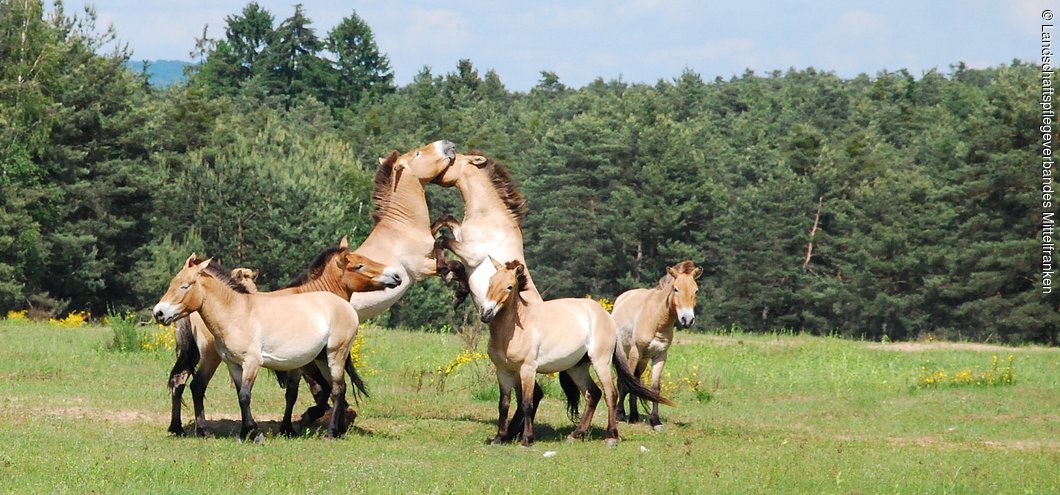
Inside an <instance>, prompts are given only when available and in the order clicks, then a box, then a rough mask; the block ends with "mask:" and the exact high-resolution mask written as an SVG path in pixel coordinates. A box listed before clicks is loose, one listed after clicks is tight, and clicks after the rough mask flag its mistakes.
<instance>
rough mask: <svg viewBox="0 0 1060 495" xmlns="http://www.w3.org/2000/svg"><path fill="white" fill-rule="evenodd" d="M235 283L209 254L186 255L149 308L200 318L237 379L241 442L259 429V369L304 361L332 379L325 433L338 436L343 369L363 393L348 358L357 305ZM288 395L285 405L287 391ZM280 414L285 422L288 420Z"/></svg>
mask: <svg viewBox="0 0 1060 495" xmlns="http://www.w3.org/2000/svg"><path fill="white" fill-rule="evenodd" d="M240 289H242V286H240V285H239V284H238V283H237V282H235V281H233V280H232V279H231V278H229V277H228V275H227V274H226V273H224V272H222V271H220V270H218V269H217V268H214V269H210V260H209V259H206V260H199V259H198V258H197V257H196V256H195V255H194V254H192V255H191V256H189V257H188V260H187V261H186V262H185V264H184V267H183V268H181V270H180V271H179V272H177V274H176V276H174V277H173V280H172V281H171V282H170V284H169V289H168V290H167V291H166V293H165V294H164V295H163V296H162V298H161V299H160V300H159V302H158V304H156V305H155V307H154V309H153V311H152V312H153V314H154V317H155V320H157V321H158V322H159V323H162V324H169V323H171V322H173V321H174V320H176V319H177V318H182V317H184V316H187V315H189V314H191V313H192V312H196V311H197V312H198V313H199V316H201V317H202V320H203V322H204V323H206V328H207V329H208V330H209V331H210V333H211V334H213V336H214V339H215V346H216V347H217V351H218V353H219V354H220V355H221V358H222V359H223V360H224V361H225V362H226V363H227V364H228V371H229V373H230V374H231V376H232V380H233V381H234V382H237V385H238V387H237V390H238V397H239V409H240V414H241V416H242V427H241V428H240V431H239V439H240V441H243V440H246V438H247V436H248V435H249V434H250V433H251V432H252V431H254V430H256V429H257V423H256V422H255V421H254V418H253V415H252V414H251V412H250V399H251V392H252V390H253V388H254V381H255V379H256V378H257V375H258V371H259V370H260V369H261V368H262V367H265V368H268V369H272V370H277V371H295V370H298V369H300V368H302V367H303V366H306V365H308V364H310V363H315V364H316V365H317V366H318V367H320V370H321V372H322V373H324V374H325V375H327V377H328V378H329V379H330V382H331V400H332V403H333V404H334V406H333V409H332V418H331V422H330V424H329V425H328V435H329V436H330V437H338V436H341V435H342V434H343V433H345V432H346V429H347V427H348V425H347V424H346V422H345V421H344V418H345V414H344V413H345V411H346V406H347V402H346V379H345V375H346V373H349V374H350V379H351V381H352V382H353V384H354V387H355V391H354V394H355V395H356V393H357V391H360V392H361V393H365V390H364V384H363V383H362V382H361V380H360V378H359V377H358V376H357V370H356V369H355V368H354V366H353V362H352V361H351V359H350V347H351V346H352V345H353V341H354V339H355V338H356V337H357V326H358V323H359V322H358V318H357V311H355V310H354V309H353V308H352V307H351V306H350V305H349V304H348V303H347V301H346V300H345V299H343V298H340V297H338V296H336V295H335V294H331V293H328V292H308V293H303V294H285V295H278V296H271V297H270V296H266V295H261V294H246V293H245V292H243V291H242V290H240ZM287 399H288V404H287V409H288V410H290V408H291V407H292V406H293V404H291V395H290V394H288V397H287ZM284 419H285V422H288V423H289V418H287V417H285V418H284ZM259 438H260V434H259Z"/></svg>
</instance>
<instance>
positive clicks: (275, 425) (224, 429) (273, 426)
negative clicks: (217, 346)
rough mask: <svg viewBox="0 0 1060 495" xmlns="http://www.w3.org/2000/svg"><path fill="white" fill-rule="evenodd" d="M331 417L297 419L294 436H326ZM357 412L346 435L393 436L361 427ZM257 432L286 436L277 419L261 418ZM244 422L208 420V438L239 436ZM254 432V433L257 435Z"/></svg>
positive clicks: (268, 436) (188, 428)
mask: <svg viewBox="0 0 1060 495" xmlns="http://www.w3.org/2000/svg"><path fill="white" fill-rule="evenodd" d="M330 417H331V413H330V412H329V413H328V414H326V415H325V416H324V417H323V418H321V419H319V420H317V421H314V422H313V423H312V424H309V425H307V426H306V425H302V424H301V422H299V421H295V423H294V426H295V431H297V432H298V433H297V434H296V435H295V436H294V437H292V438H324V437H325V436H326V435H327V434H328V420H329V419H330ZM355 419H356V414H354V415H353V416H352V417H347V420H348V421H349V422H350V426H349V429H348V430H346V433H345V435H357V436H360V437H369V438H393V436H392V435H389V434H386V433H378V432H375V431H372V430H369V429H365V428H361V427H360V426H359V425H357V424H356V423H354V420H355ZM257 423H258V429H257V433H262V434H264V435H265V436H266V438H284V437H283V435H281V434H280V424H281V423H280V421H277V420H261V421H258V422H257ZM242 426H243V423H242V422H241V421H240V420H237V419H217V420H211V421H208V422H207V424H206V429H207V431H208V432H209V433H208V434H207V435H206V436H207V437H208V438H239V431H240V429H242ZM194 429H195V425H194V423H192V424H190V425H187V426H185V428H184V431H186V432H189V433H190V432H192V431H194ZM257 433H254V434H253V435H256V434H257Z"/></svg>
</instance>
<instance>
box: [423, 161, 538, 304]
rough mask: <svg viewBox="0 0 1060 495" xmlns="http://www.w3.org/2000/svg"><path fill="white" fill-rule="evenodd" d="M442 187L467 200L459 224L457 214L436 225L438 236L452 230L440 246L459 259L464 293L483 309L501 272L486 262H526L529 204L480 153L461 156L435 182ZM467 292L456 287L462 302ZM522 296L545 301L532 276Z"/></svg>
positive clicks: (508, 178)
mask: <svg viewBox="0 0 1060 495" xmlns="http://www.w3.org/2000/svg"><path fill="white" fill-rule="evenodd" d="M434 183H435V184H438V185H440V186H443V187H454V186H455V187H456V188H457V189H458V190H460V195H461V196H462V197H463V199H464V219H463V220H462V221H460V222H457V221H456V219H455V218H453V217H452V215H447V216H445V217H442V218H439V219H438V220H437V221H435V222H434V225H432V226H431V232H432V233H434V234H437V233H438V231H439V230H440V229H442V228H445V227H447V228H449V230H450V231H451V232H452V233H453V237H452V238H442V239H439V242H440V243H442V245H443V247H445V248H446V249H448V250H450V251H452V252H453V253H454V254H456V256H457V257H459V258H460V261H461V262H462V263H463V269H464V270H465V273H466V274H467V280H466V281H461V282H462V289H463V290H465V291H466V290H470V292H471V295H472V300H474V301H475V306H476V307H477V308H479V309H481V308H482V302H483V301H484V300H485V297H486V288H487V287H488V286H489V280H490V277H491V276H492V275H493V273H494V272H495V271H496V270H494V268H493V264H492V263H487V262H486V258H487V257H490V258H493V259H495V260H515V261H518V262H520V263H523V264H524V265H525V264H526V258H525V257H524V256H523V232H522V230H521V226H522V224H523V220H524V219H525V218H526V200H525V199H524V198H523V195H522V194H521V193H520V192H519V191H518V189H516V187H515V181H514V180H513V179H512V175H511V174H510V173H509V172H508V170H507V169H506V168H504V166H503V165H501V164H500V163H498V162H497V161H496V160H494V159H493V158H490V157H487V156H483V155H481V154H479V153H477V152H473V151H472V152H468V153H467V154H457V155H456V159H455V160H454V161H453V165H452V166H451V167H449V168H448V169H446V170H445V172H444V173H442V174H441V175H439V176H438V177H437V178H435V179H434ZM463 297H466V292H462V291H461V289H457V304H459V303H460V302H461V301H462V300H463ZM523 297H525V298H526V299H529V300H538V301H540V300H541V294H540V293H539V292H538V290H537V287H536V286H534V281H533V280H532V279H531V278H530V277H529V275H527V291H526V293H525V294H523Z"/></svg>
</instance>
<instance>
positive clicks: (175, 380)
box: [168, 358, 191, 437]
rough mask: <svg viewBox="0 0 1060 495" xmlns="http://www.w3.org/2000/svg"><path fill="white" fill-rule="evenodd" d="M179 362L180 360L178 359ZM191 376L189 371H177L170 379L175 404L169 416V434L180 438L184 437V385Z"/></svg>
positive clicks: (171, 394) (171, 396)
mask: <svg viewBox="0 0 1060 495" xmlns="http://www.w3.org/2000/svg"><path fill="white" fill-rule="evenodd" d="M178 360H179V358H178ZM190 375H191V373H190V372H188V371H187V370H180V371H175V372H174V373H173V374H171V375H170V377H169V391H170V392H169V393H170V398H171V400H172V402H173V404H172V408H173V409H172V411H171V412H170V416H169V430H168V431H169V432H170V433H172V434H174V435H176V436H178V437H182V436H184V423H183V422H182V421H181V420H180V407H181V402H182V400H181V397H182V396H183V395H184V385H185V384H186V383H187V382H188V377H189V376H190Z"/></svg>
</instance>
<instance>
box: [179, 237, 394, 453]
mask: <svg viewBox="0 0 1060 495" xmlns="http://www.w3.org/2000/svg"><path fill="white" fill-rule="evenodd" d="M231 273H232V278H233V279H234V280H235V281H237V282H239V283H240V285H242V286H243V287H244V288H245V289H246V292H248V293H255V292H257V286H256V285H255V284H254V283H253V280H254V279H256V276H257V273H256V272H254V271H253V270H249V269H245V268H236V269H234V270H232V272H231ZM400 282H401V279H400V277H398V276H397V275H396V273H395V272H394V271H393V269H390V268H387V267H386V266H384V265H382V264H380V263H377V262H375V261H373V260H370V259H368V258H365V257H363V256H360V255H357V254H355V253H350V252H349V245H348V243H347V240H346V237H343V238H342V240H341V241H340V242H339V245H338V246H333V247H328V248H325V249H324V250H323V251H321V252H320V253H318V254H317V255H316V256H315V257H314V258H313V261H312V262H310V264H309V267H308V268H307V269H306V271H305V272H304V273H303V274H302V275H300V276H299V277H298V278H296V279H295V280H294V281H293V282H291V283H290V284H288V286H287V287H286V288H284V289H280V290H277V291H274V292H265V293H262V294H264V295H283V294H297V293H301V292H318V291H324V292H331V293H333V294H335V295H337V296H339V297H342V298H343V299H348V298H349V297H350V296H351V295H352V294H353V293H355V292H367V291H376V290H382V289H385V288H390V287H396V286H397V285H398V284H400ZM175 325H176V328H175V333H176V343H177V345H176V347H177V349H176V354H177V360H176V363H175V364H174V365H173V370H172V371H171V372H170V377H169V389H170V395H171V398H172V414H171V417H170V423H169V432H170V433H173V434H175V435H183V434H184V428H183V423H182V422H181V419H180V409H181V396H182V395H183V393H184V387H185V383H186V382H187V380H188V378H189V377H192V376H193V377H194V378H193V380H192V382H191V391H192V401H193V404H194V408H195V433H196V434H197V435H200V436H204V435H206V434H207V432H206V418H205V413H204V404H203V401H204V397H205V394H206V387H207V386H208V385H209V383H210V379H211V378H213V375H214V372H215V371H216V370H217V366H218V365H220V363H221V356H220V354H218V351H217V348H216V347H215V345H214V338H213V334H211V333H210V331H209V330H208V329H207V328H206V324H205V323H203V321H202V317H200V316H199V314H198V313H192V314H190V315H188V317H186V318H181V319H179V320H177V322H176V323H175ZM196 367H197V368H198V369H197V370H196ZM303 371H305V378H306V382H307V383H309V386H310V390H311V391H312V392H313V396H314V398H315V399H316V402H317V403H316V405H315V406H313V407H311V408H309V409H308V410H307V411H306V412H305V413H304V414H303V415H302V424H303V425H308V424H309V423H311V422H313V421H315V420H316V419H317V418H319V417H320V416H321V415H323V414H324V413H325V412H326V410H327V400H328V396H329V393H328V391H327V390H326V389H324V388H323V387H322V385H323V384H325V383H326V382H327V380H326V379H325V378H324V376H323V375H322V374H321V373H320V372H319V370H317V369H316V367H315V366H309V367H307V368H305V369H304V370H303ZM285 378H286V379H287V382H291V381H293V382H294V385H295V387H296V388H295V391H297V378H298V375H297V374H290V375H288V376H286V377H285ZM287 384H288V383H284V385H285V386H286V385H287ZM288 393H295V392H292V391H290V390H288ZM288 416H289V415H288ZM288 419H289V418H288ZM280 429H281V432H283V433H284V434H287V435H290V434H293V433H294V430H293V427H292V425H291V424H290V422H289V421H288V422H286V423H285V424H283V425H281V428H280Z"/></svg>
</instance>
